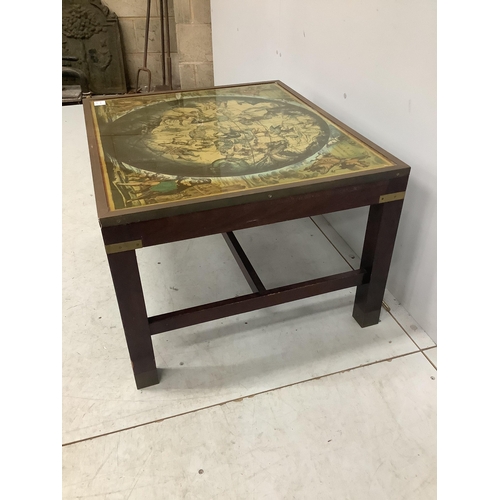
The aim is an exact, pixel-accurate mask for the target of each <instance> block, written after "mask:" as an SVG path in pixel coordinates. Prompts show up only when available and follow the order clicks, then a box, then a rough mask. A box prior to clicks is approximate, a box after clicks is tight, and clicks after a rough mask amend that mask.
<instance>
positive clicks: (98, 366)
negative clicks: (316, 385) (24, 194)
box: [63, 106, 416, 443]
mask: <svg viewBox="0 0 500 500" xmlns="http://www.w3.org/2000/svg"><path fill="white" fill-rule="evenodd" d="M63 123H65V126H63V132H64V135H63V145H64V152H63V442H65V443H68V442H73V441H77V440H81V439H86V438H89V437H93V436H98V435H102V434H105V433H109V432H114V431H117V430H120V429H124V428H128V427H132V426H136V425H140V424H143V423H146V422H150V421H153V420H157V419H161V418H165V417H170V416H173V415H178V414H180V413H183V412H188V411H193V410H197V409H200V408H203V407H206V406H210V405H216V404H219V403H221V402H223V401H228V400H231V399H237V398H241V397H243V396H248V395H251V394H255V393H258V392H262V391H268V390H270V389H274V388H277V387H281V386H284V385H288V384H292V383H296V382H299V381H302V380H307V379H310V378H312V377H317V376H320V375H325V374H329V373H333V372H337V371H340V370H345V369H348V368H353V367H356V366H360V365H364V364H367V363H372V362H375V361H379V360H382V359H387V358H390V357H393V356H398V355H401V354H406V353H410V352H413V351H415V350H416V346H415V344H414V343H413V342H412V341H411V340H410V338H409V337H408V336H407V335H406V334H405V333H404V331H403V330H402V329H401V328H400V327H399V325H398V324H397V323H396V322H395V321H394V319H393V318H392V317H391V316H390V315H389V314H387V313H386V312H385V311H383V314H382V317H381V323H379V324H378V325H376V326H374V327H370V328H366V329H361V328H359V326H358V325H357V323H356V322H355V321H354V320H353V319H352V317H351V312H352V303H353V297H354V295H353V290H343V291H340V292H335V293H331V294H327V295H324V296H320V297H314V298H311V299H307V300H303V301H300V302H296V303H291V304H286V305H282V306H278V307H274V308H269V309H265V310H261V311H256V312H253V313H248V314H245V315H241V316H235V317H232V318H227V319H224V320H220V321H214V322H211V323H207V324H204V325H198V326H195V327H190V328H185V329H182V330H178V331H174V332H169V333H164V334H160V335H156V336H155V337H154V338H153V342H154V346H155V353H156V358H157V364H158V367H159V369H160V373H161V383H160V384H159V385H157V386H154V387H151V388H148V389H144V390H141V391H137V390H136V389H135V385H134V382H133V377H132V372H131V367H130V361H129V358H128V353H127V349H126V345H125V341H124V337H123V332H122V329H121V322H120V318H119V314H118V307H117V304H116V300H115V296H114V291H113V287H112V282H111V277H110V273H109V270H108V267H107V262H106V256H105V253H104V248H103V244H102V241H101V236H100V232H99V226H98V223H97V218H96V211H95V206H94V198H93V190H92V181H91V174H90V167H89V160H88V153H87V149H86V148H87V146H86V136H85V130H84V126H83V114H82V110H81V107H79V106H78V107H67V108H64V109H63ZM259 235H260V236H259ZM287 235H288V236H287ZM290 235H291V236H290ZM295 235H299V236H300V237H295ZM239 236H241V239H242V243H243V245H244V246H245V247H247V249H248V250H249V252H248V253H249V255H250V257H251V259H252V261H253V262H254V263H255V265H256V267H257V268H258V269H259V271H261V272H262V278H263V280H264V282H265V283H266V284H268V286H269V284H271V285H270V286H274V285H280V284H285V282H293V281H294V280H298V281H300V280H303V279H311V278H314V277H317V276H318V275H327V274H332V273H334V272H341V271H345V270H346V264H345V261H344V260H343V259H342V258H340V257H339V255H338V254H337V253H336V251H335V250H334V249H333V247H332V246H331V244H330V243H329V242H328V240H327V239H326V238H325V237H324V236H323V235H322V234H321V232H320V231H317V230H316V228H315V227H314V225H313V224H312V223H311V222H310V221H308V220H302V221H294V222H291V223H285V224H282V225H275V226H274V227H263V228H258V229H255V230H252V231H251V232H248V233H246V234H245V232H242V233H241V235H239ZM259 241H261V242H265V244H262V245H260V244H258V242H259ZM138 259H139V264H140V269H141V274H142V278H143V286H144V290H145V293H146V301H147V306H148V312H149V314H157V313H162V312H166V311H168V310H172V309H177V308H181V307H188V306H191V305H196V304H197V303H203V302H210V301H213V300H216V299H220V298H226V297H231V296H235V295H241V294H244V293H248V291H249V290H248V286H247V284H246V283H245V281H244V279H243V278H242V276H241V274H240V272H239V270H238V269H237V266H236V265H235V263H234V261H233V259H232V257H231V255H230V253H229V251H228V249H227V247H226V245H225V242H224V241H223V239H222V237H221V236H219V235H214V236H210V237H207V238H201V239H198V240H192V241H184V242H179V243H176V244H172V245H163V246H161V247H157V248H154V249H142V250H141V251H139V252H138ZM273 259H274V260H273ZM270 262H271V264H269V263H270ZM289 276H290V278H291V279H288V277H289Z"/></svg>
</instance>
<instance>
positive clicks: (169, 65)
mask: <svg viewBox="0 0 500 500" xmlns="http://www.w3.org/2000/svg"><path fill="white" fill-rule="evenodd" d="M162 2H165V19H166V21H167V22H166V29H165V39H166V51H167V69H168V87H169V88H170V90H172V89H173V88H174V87H173V84H172V59H171V54H170V23H169V21H168V17H169V12H168V0H160V3H162ZM162 47H163V45H162Z"/></svg>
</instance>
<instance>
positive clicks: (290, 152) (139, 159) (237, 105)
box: [101, 96, 330, 177]
mask: <svg viewBox="0 0 500 500" xmlns="http://www.w3.org/2000/svg"><path fill="white" fill-rule="evenodd" d="M101 132H102V135H103V136H107V137H108V140H110V141H112V146H113V147H112V149H108V151H112V153H111V154H112V155H113V156H114V157H115V159H116V160H118V161H120V162H124V163H126V164H127V165H130V166H132V167H136V168H140V169H142V170H146V171H150V172H154V173H161V174H167V175H172V176H179V177H234V176H243V175H252V174H259V173H263V172H269V171H272V170H276V169H280V168H283V167H286V166H290V165H294V164H296V163H298V162H300V161H302V160H305V159H306V158H308V157H310V156H311V155H313V154H315V153H317V152H318V151H320V150H321V149H322V148H323V147H324V146H325V145H326V144H327V142H328V139H329V137H330V129H329V126H328V124H327V123H326V122H325V120H323V119H322V118H321V116H319V115H317V114H315V113H314V112H312V111H310V110H308V109H305V108H303V107H301V106H298V105H294V104H291V103H289V102H285V101H279V100H271V99H262V98H256V97H240V96H211V97H193V98H184V99H182V100H170V101H163V102H160V103H157V104H154V105H150V106H145V107H142V108H139V109H136V110H132V111H130V112H128V113H127V114H125V115H123V116H121V117H120V118H118V119H117V120H115V121H114V122H112V123H111V124H108V125H107V126H106V129H105V130H102V131H101Z"/></svg>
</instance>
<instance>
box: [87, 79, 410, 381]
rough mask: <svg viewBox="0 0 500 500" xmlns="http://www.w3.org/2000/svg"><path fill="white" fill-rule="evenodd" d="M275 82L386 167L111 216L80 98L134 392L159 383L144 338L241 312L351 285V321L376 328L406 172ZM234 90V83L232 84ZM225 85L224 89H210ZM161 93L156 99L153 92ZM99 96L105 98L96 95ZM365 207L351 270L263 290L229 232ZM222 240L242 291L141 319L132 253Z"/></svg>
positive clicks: (89, 122) (148, 343)
mask: <svg viewBox="0 0 500 500" xmlns="http://www.w3.org/2000/svg"><path fill="white" fill-rule="evenodd" d="M260 83H277V84H279V85H280V86H282V87H283V88H285V89H286V90H288V91H289V92H290V93H292V94H293V95H295V96H296V97H298V98H299V99H300V100H302V101H303V102H305V103H306V104H308V105H309V106H310V107H312V108H313V109H315V110H316V111H318V112H319V113H320V114H322V115H324V116H325V117H327V118H328V119H329V120H331V121H332V122H333V123H335V124H337V125H338V126H339V127H341V128H342V129H344V130H346V131H347V132H349V133H350V134H351V135H353V136H354V137H356V138H357V139H359V140H360V141H362V142H364V143H365V144H367V145H368V146H370V147H371V148H373V149H374V150H375V151H377V152H379V153H380V154H382V155H383V156H385V157H386V158H389V159H390V160H391V161H392V162H394V166H391V167H384V168H381V169H377V170H373V171H367V172H361V173H358V172H356V173H350V174H346V175H345V176H342V177H339V178H330V179H326V180H325V179H323V180H322V181H321V182H304V183H301V184H299V185H296V186H287V187H281V188H279V189H276V190H266V191H259V192H258V193H252V194H249V195H240V196H238V197H237V198H232V199H231V200H230V203H228V198H227V197H225V198H224V197H221V198H220V199H214V200H211V201H202V202H197V203H190V204H181V205H178V206H174V207H172V206H159V207H153V208H151V207H148V208H147V209H143V208H139V209H127V210H118V211H114V212H111V211H110V210H109V208H108V206H107V202H106V198H105V192H104V183H103V179H102V173H101V165H100V159H99V155H98V150H97V139H96V135H95V129H94V125H93V120H92V115H91V106H92V101H94V100H96V99H99V98H93V99H86V100H85V101H84V110H85V119H86V125H87V133H88V140H89V149H90V158H91V164H92V172H93V179H94V187H95V193H96V203H97V209H98V216H99V222H100V225H101V231H102V237H103V240H104V244H105V247H106V251H107V256H108V262H109V267H110V270H111V275H112V278H113V284H114V287H115V291H116V297H117V300H118V305H119V309H120V314H121V318H122V323H123V328H124V332H125V338H126V341H127V346H128V349H129V354H130V359H131V362H132V368H133V372H134V376H135V382H136V386H137V388H138V389H141V388H144V387H148V386H150V385H154V384H157V383H158V382H159V379H158V374H157V370H156V363H155V357H154V352H153V345H152V341H151V336H152V335H155V334H157V333H161V332H165V331H168V330H174V329H177V328H182V327H185V326H190V325H195V324H199V323H203V322H206V321H212V320H215V319H219V318H223V317H227V316H232V315H235V314H241V313H244V312H249V311H253V310H256V309H261V308H264V307H270V306H273V305H277V304H282V303H285V302H290V301H294V300H299V299H303V298H306V297H311V296H313V295H318V294H322V293H327V292H332V291H335V290H340V289H343V288H348V287H354V286H355V287H357V291H356V298H355V302H354V309H353V317H354V319H355V320H356V321H357V322H358V323H359V325H360V326H361V327H366V326H370V325H374V324H376V323H378V321H379V317H380V310H381V307H382V300H383V294H384V289H385V285H386V282H387V276H388V273H389V266H390V262H391V257H392V252H393V249H394V243H395V239H396V233H397V228H398V224H399V219H400V215H401V210H402V207H403V198H404V192H405V191H406V186H407V183H408V177H409V174H410V167H409V166H408V165H406V164H405V163H403V162H402V161H400V160H399V159H397V158H395V157H394V156H393V155H391V154H390V153H388V152H387V151H384V150H383V149H381V148H380V147H378V146H377V145H376V144H374V143H372V142H371V141H369V140H367V139H366V138H364V137H363V136H361V135H360V134H358V133H357V132H356V131H354V130H352V129H351V128H349V127H347V126H346V125H344V124H343V123H342V122H340V121H339V120H337V119H336V118H334V117H333V116H331V115H329V114H328V113H326V112H325V111H323V110H322V109H321V108H319V107H318V106H316V105H314V104H313V103H311V102H310V101H308V100H307V99H305V98H304V97H302V96H301V95H300V94H298V93H297V92H295V91H293V90H292V89H290V88H289V87H287V86H286V85H284V84H283V83H281V82H279V81H276V82H257V83H256V84H260ZM236 86H240V85H235V86H234V87H236ZM214 88H227V87H214ZM162 93H165V92H162ZM106 99H108V97H106ZM362 206H370V212H369V216H368V222H367V228H366V234H365V242H364V247H363V253H362V257H361V266H360V269H357V270H353V271H348V272H345V273H340V274H336V275H333V276H327V277H324V278H319V279H315V280H310V281H306V282H302V283H297V284H293V285H288V286H284V287H279V288H274V289H271V290H267V289H266V288H265V287H264V285H263V284H262V282H261V280H260V278H259V277H258V275H257V273H256V272H255V270H254V268H253V267H252V265H251V263H250V260H249V259H248V257H247V256H246V255H245V253H244V251H243V249H242V248H241V246H240V244H239V243H238V241H237V239H236V237H235V235H234V234H233V231H236V230H239V229H245V228H250V227H255V226H261V225H266V224H273V223H277V222H282V221H287V220H293V219H298V218H302V217H310V216H313V215H320V214H324V213H329V212H336V211H340V210H346V209H350V208H356V207H362ZM219 233H220V234H223V235H224V237H225V240H226V242H227V243H228V245H229V247H230V249H231V252H232V253H233V256H234V257H235V259H236V261H237V262H238V264H239V266H240V269H241V270H242V272H243V274H244V276H245V278H246V279H247V281H248V283H249V285H250V287H251V289H252V292H253V293H251V294H248V295H244V296H241V297H235V298H230V299H227V300H222V301H218V302H214V303H210V304H204V305H201V306H197V307H192V308H188V309H183V310H180V311H174V312H170V313H166V314H161V315H158V316H153V317H148V316H147V313H146V306H145V302H144V295H143V291H142V285H141V280H140V275H139V269H138V266H137V259H136V253H135V252H136V249H138V248H141V247H146V246H151V245H159V244H163V243H170V242H174V241H179V240H184V239H190V238H197V237H200V236H207V235H210V234H219Z"/></svg>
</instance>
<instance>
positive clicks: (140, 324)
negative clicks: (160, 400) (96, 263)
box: [108, 250, 159, 389]
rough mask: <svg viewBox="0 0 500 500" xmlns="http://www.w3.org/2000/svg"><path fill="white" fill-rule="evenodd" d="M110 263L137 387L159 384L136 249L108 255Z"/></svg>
mask: <svg viewBox="0 0 500 500" xmlns="http://www.w3.org/2000/svg"><path fill="white" fill-rule="evenodd" d="M108 262H109V267H110V270H111V276H112V278H113V284H114V287H115V292H116V299H117V301H118V307H119V309H120V316H121V318H122V324H123V330H124V333H125V339H126V341H127V347H128V352H129V355H130V361H131V362H132V369H133V371H134V377H135V383H136V385H137V389H142V388H144V387H148V386H150V385H154V384H158V382H159V379H158V373H157V370H156V362H155V355H154V351H153V342H152V340H151V332H150V329H149V323H148V316H147V312H146V305H145V303H144V294H143V291H142V285H141V278H140V275H139V268H138V266H137V258H136V255H135V250H129V251H124V252H119V253H111V254H108Z"/></svg>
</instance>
